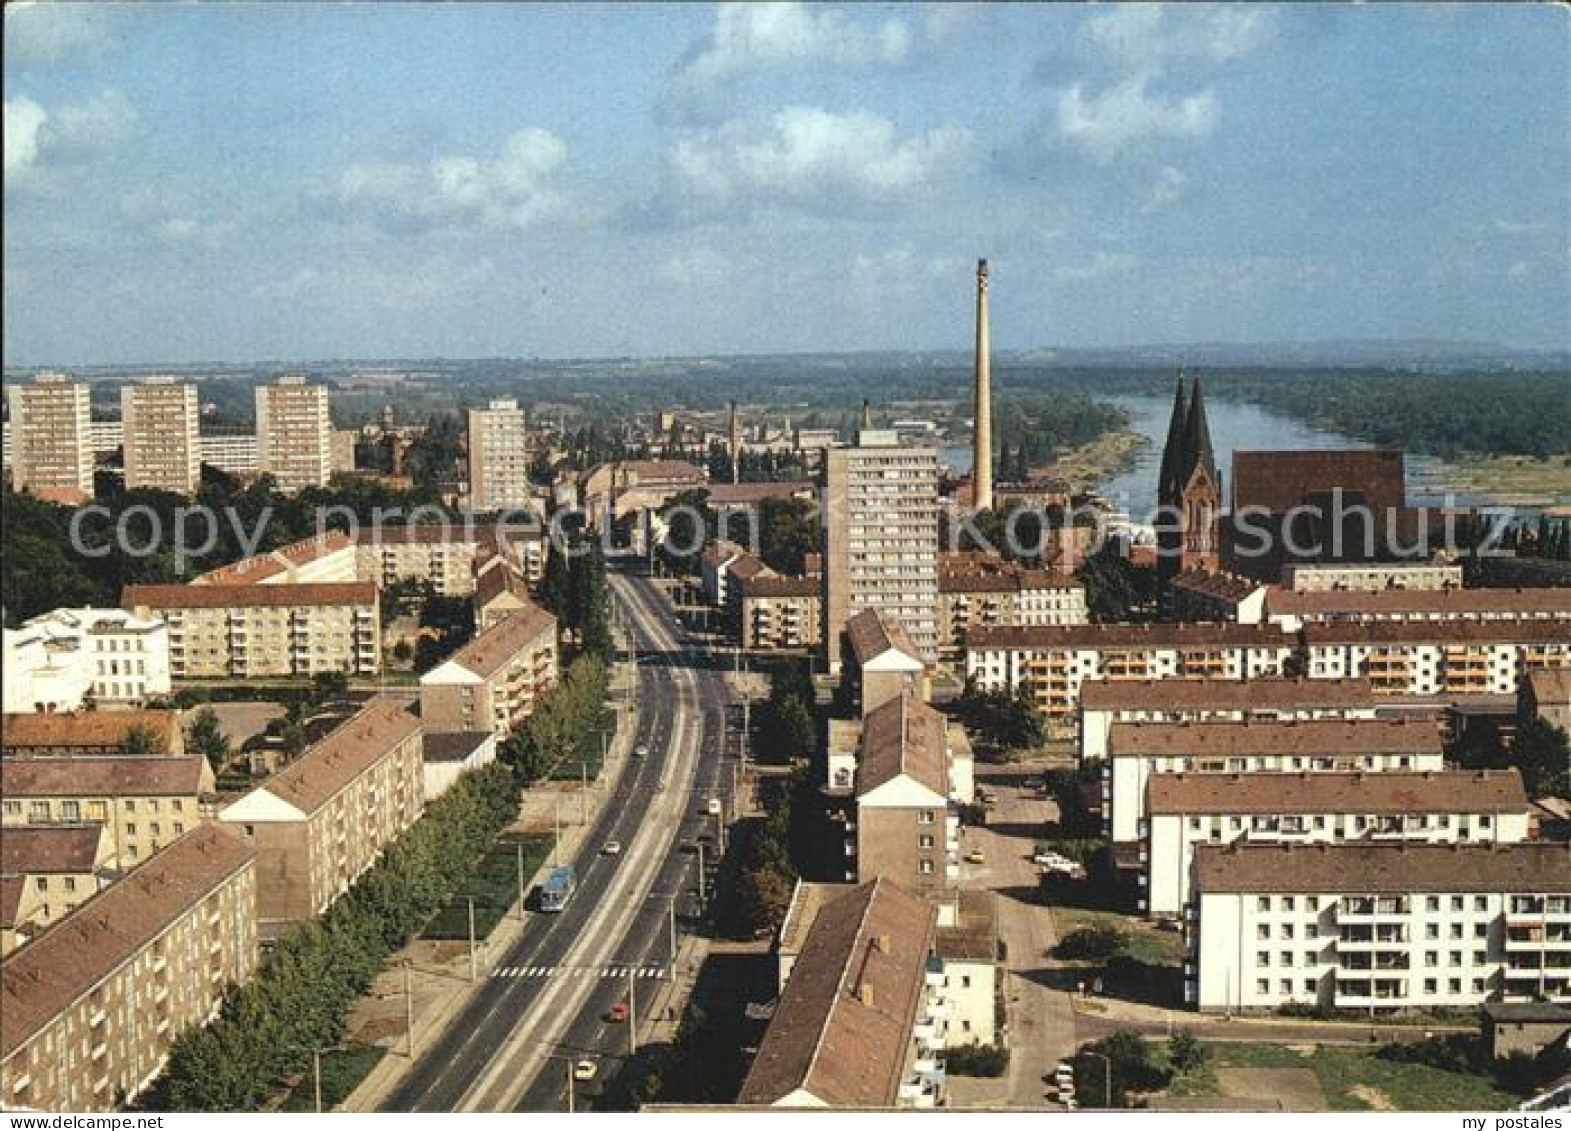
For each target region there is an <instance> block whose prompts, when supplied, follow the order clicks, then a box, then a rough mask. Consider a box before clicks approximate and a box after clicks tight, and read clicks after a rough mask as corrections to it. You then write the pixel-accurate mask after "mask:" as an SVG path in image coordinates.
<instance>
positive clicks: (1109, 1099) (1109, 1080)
mask: <svg viewBox="0 0 1571 1131" xmlns="http://www.w3.org/2000/svg"><path fill="white" fill-rule="evenodd" d="M1081 1051H1082V1052H1084V1053H1085V1055H1086V1056H1094V1057H1096V1058H1097V1059H1098V1060H1100V1061H1101V1062H1102V1064H1103V1065H1104V1066H1105V1067H1104V1070H1103V1073H1102V1085H1103V1088H1102V1092H1103V1097H1102V1098H1103V1102H1104V1105H1105V1106H1106V1108H1107V1110H1108V1111H1112V1110H1113V1061H1112V1058H1111V1057H1109V1056H1108V1055H1107V1054H1106V1053H1100V1052H1092V1051H1091V1050H1090V1049H1082V1050H1081Z"/></svg>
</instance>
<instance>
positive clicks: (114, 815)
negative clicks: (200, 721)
mask: <svg viewBox="0 0 1571 1131" xmlns="http://www.w3.org/2000/svg"><path fill="white" fill-rule="evenodd" d="M212 795H213V771H212V768H211V767H210V766H209V765H208V764H207V760H206V759H205V758H198V757H195V756H193V755H187V756H182V757H162V758H126V757H121V756H116V757H111V758H98V757H66V758H58V757H50V758H35V757H29V758H9V757H8V758H0V828H5V829H11V828H14V827H16V826H19V825H81V824H91V825H102V826H104V828H105V829H106V830H107V836H108V841H109V858H110V862H111V865H112V866H113V867H115V868H121V869H126V868H134V867H136V866H137V865H139V864H141V863H143V862H144V861H146V860H147V858H148V857H150V856H152V855H153V854H154V853H155V852H157V851H159V850H160V849H162V848H164V847H165V846H167V845H170V844H173V843H174V842H175V841H177V840H179V839H180V838H181V837H182V836H185V835H186V834H187V833H189V832H191V831H193V830H195V829H196V828H198V827H199V826H201V825H202V823H203V822H204V821H205V820H206V819H207V816H208V812H209V809H210V806H211V801H212Z"/></svg>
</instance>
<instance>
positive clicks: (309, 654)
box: [121, 581, 382, 679]
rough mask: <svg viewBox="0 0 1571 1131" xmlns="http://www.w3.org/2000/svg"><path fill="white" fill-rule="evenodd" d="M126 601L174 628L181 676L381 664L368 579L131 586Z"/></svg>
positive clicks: (173, 662)
mask: <svg viewBox="0 0 1571 1131" xmlns="http://www.w3.org/2000/svg"><path fill="white" fill-rule="evenodd" d="M121 603H122V604H123V605H124V606H125V607H126V608H127V609H129V610H131V611H132V612H134V613H136V614H137V615H138V616H141V617H151V616H155V615H156V616H158V617H161V618H162V619H163V621H164V623H165V624H166V625H168V626H169V668H170V674H171V676H172V677H173V678H175V679H226V678H237V679H257V678H267V677H271V676H310V675H315V674H317V673H318V672H345V673H347V674H349V675H375V674H376V673H377V672H378V671H380V670H381V667H382V631H381V611H380V608H379V606H378V603H377V596H376V586H375V585H373V584H371V583H370V582H361V581H348V582H306V583H291V582H273V583H269V584H261V583H258V584H247V585H214V584H204V585H128V586H126V589H125V592H124V593H123V594H122V595H121Z"/></svg>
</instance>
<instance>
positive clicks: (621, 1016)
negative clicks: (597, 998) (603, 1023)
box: [605, 1001, 627, 1025]
mask: <svg viewBox="0 0 1571 1131" xmlns="http://www.w3.org/2000/svg"><path fill="white" fill-rule="evenodd" d="M605 1019H606V1020H607V1021H609V1022H611V1024H613V1025H626V1024H627V1002H625V1001H619V1002H617V1003H616V1004H615V1005H613V1006H612V1007H611V1008H610V1009H609V1010H608V1011H607V1012H606V1015H605Z"/></svg>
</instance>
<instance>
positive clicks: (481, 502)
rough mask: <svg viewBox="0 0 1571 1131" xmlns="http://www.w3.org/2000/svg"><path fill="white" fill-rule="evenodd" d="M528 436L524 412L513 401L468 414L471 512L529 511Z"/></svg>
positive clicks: (494, 403)
mask: <svg viewBox="0 0 1571 1131" xmlns="http://www.w3.org/2000/svg"><path fill="white" fill-rule="evenodd" d="M529 505H530V492H529V432H528V428H527V425H526V422H525V419H524V410H523V409H521V408H519V407H518V402H517V401H515V400H514V399H513V398H512V397H500V398H498V399H496V400H493V401H492V402H491V403H490V404H489V405H487V406H486V407H485V408H472V409H470V410H469V508H470V509H471V510H475V511H500V510H509V509H513V508H527V507H528V506H529Z"/></svg>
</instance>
